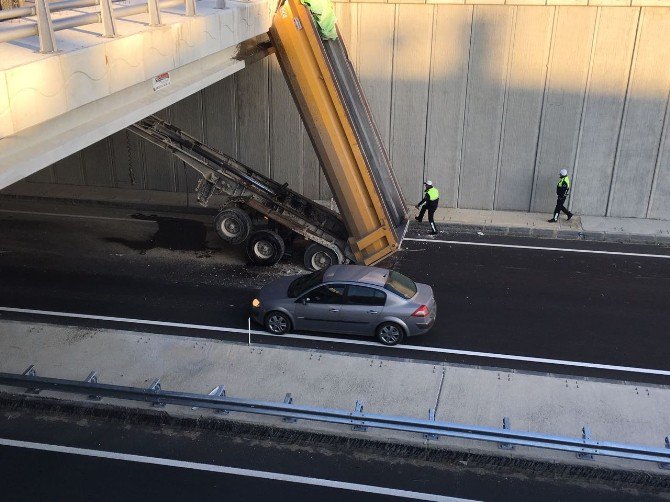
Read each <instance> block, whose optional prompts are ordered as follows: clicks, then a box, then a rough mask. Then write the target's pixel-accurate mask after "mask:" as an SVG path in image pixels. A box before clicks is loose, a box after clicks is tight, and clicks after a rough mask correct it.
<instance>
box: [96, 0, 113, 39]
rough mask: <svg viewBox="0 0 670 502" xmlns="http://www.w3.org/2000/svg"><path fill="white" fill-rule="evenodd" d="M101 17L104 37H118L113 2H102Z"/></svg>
mask: <svg viewBox="0 0 670 502" xmlns="http://www.w3.org/2000/svg"><path fill="white" fill-rule="evenodd" d="M100 17H101V18H102V36H103V37H107V38H114V37H116V21H115V20H114V9H113V7H112V1H111V0H100Z"/></svg>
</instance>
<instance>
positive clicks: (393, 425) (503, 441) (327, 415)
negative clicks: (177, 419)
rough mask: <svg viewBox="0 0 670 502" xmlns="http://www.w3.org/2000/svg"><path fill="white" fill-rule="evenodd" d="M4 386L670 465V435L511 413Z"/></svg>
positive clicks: (90, 381) (66, 383)
mask: <svg viewBox="0 0 670 502" xmlns="http://www.w3.org/2000/svg"><path fill="white" fill-rule="evenodd" d="M0 385H5V386H10V387H20V388H26V389H27V391H26V392H30V393H33V394H37V393H39V392H40V391H42V390H53V391H59V392H69V393H74V394H83V395H87V396H88V397H89V399H96V400H99V399H101V398H102V397H108V398H116V399H125V400H132V401H144V402H147V403H151V404H152V405H154V406H165V405H166V404H171V405H177V406H189V407H193V408H208V409H213V410H217V411H218V412H223V413H227V412H231V411H235V412H241V413H253V414H259V415H269V416H276V417H282V418H284V419H288V420H289V421H295V420H311V421H317V422H326V423H333V424H343V425H350V426H352V428H354V429H355V430H360V431H365V430H366V429H367V428H368V427H374V428H379V429H387V430H395V431H400V432H409V433H419V434H423V435H424V437H425V438H426V439H435V440H436V439H438V438H439V437H440V436H445V437H455V438H463V439H472V440H477V441H487V442H495V443H499V445H500V447H501V448H502V449H507V450H510V449H513V448H514V446H515V445H518V446H528V447H533V448H544V449H550V450H560V451H565V452H572V453H576V454H577V456H578V457H579V458H580V459H588V460H593V459H595V457H596V456H605V457H616V458H622V459H628V460H639V461H645V462H656V463H657V464H658V466H659V467H660V468H662V469H670V437H666V438H665V445H666V447H665V448H652V447H649V446H642V445H633V444H627V443H619V442H612V441H596V440H593V439H591V437H590V433H589V429H588V426H584V428H583V429H582V437H581V438H576V437H566V436H557V435H551V434H542V433H538V432H527V431H519V430H514V429H511V428H510V421H509V419H508V418H507V417H505V418H504V419H503V428H502V429H497V428H495V427H486V426H477V425H468V424H459V423H453V422H442V421H438V420H435V412H434V410H432V409H431V410H429V419H418V418H412V417H402V416H394V415H381V414H372V413H364V412H363V404H362V403H361V402H356V406H355V409H354V410H353V411H346V410H340V409H332V408H320V407H314V406H302V405H296V404H293V398H292V397H291V395H290V394H287V395H286V398H285V399H284V402H282V403H280V402H270V401H258V400H252V399H241V398H233V397H228V396H226V393H225V388H224V387H223V386H217V387H216V388H215V389H214V390H213V391H212V392H211V393H210V394H209V395H204V394H196V393H191V392H180V391H168V390H163V389H162V388H161V385H160V379H156V380H154V381H153V383H152V384H151V385H150V386H149V387H148V388H139V387H126V386H121V385H111V384H103V383H99V382H98V379H97V373H96V372H95V371H92V372H91V373H89V375H88V377H87V378H86V379H85V380H84V381H79V380H68V379H61V378H47V377H39V376H37V373H36V370H35V367H34V366H32V365H31V366H30V367H29V368H28V369H26V371H24V372H23V374H20V375H19V374H15V373H0Z"/></svg>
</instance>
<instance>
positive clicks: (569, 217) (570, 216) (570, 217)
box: [568, 213, 574, 221]
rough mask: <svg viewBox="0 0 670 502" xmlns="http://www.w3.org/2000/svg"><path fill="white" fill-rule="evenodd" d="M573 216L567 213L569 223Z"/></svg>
mask: <svg viewBox="0 0 670 502" xmlns="http://www.w3.org/2000/svg"><path fill="white" fill-rule="evenodd" d="M573 216H574V215H573V214H572V213H568V221H570V220H571V219H572V217H573Z"/></svg>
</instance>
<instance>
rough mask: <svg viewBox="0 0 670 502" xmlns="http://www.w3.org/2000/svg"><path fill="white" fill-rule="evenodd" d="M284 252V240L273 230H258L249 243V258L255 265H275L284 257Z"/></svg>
mask: <svg viewBox="0 0 670 502" xmlns="http://www.w3.org/2000/svg"><path fill="white" fill-rule="evenodd" d="M284 251H285V247H284V240H283V239H282V238H281V237H279V234H278V233H277V232H275V231H273V230H258V231H256V232H254V233H252V234H251V236H250V237H249V240H248V241H247V256H248V257H249V259H250V260H251V262H252V263H253V264H254V265H261V266H264V267H269V266H271V265H274V264H275V263H277V262H278V261H279V260H281V258H282V256H284Z"/></svg>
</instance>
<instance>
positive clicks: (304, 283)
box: [287, 269, 326, 298]
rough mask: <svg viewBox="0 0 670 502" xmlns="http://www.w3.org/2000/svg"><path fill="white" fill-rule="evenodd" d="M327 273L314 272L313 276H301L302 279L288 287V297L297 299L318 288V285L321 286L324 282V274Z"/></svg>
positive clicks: (322, 271) (323, 271)
mask: <svg viewBox="0 0 670 502" xmlns="http://www.w3.org/2000/svg"><path fill="white" fill-rule="evenodd" d="M325 272H326V270H325V269H323V270H317V271H316V272H313V273H311V274H307V275H301V276H300V277H298V278H297V279H296V280H295V281H293V282H292V283H291V285H290V286H289V287H288V292H287V293H288V297H289V298H295V297H297V296H300V295H301V294H303V293H304V292H305V291H307V290H308V289H310V288H312V287H314V286H316V285H317V284H321V282H322V281H323V274H324V273H325Z"/></svg>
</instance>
